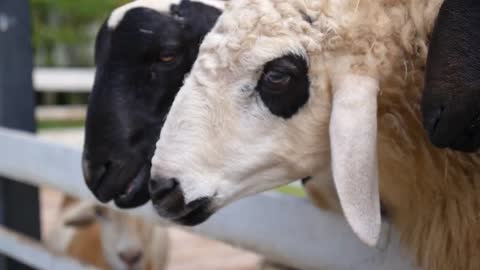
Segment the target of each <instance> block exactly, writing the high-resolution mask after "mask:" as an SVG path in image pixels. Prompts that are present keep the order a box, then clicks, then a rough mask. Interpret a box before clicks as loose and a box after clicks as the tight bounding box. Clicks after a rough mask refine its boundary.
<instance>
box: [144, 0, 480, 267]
mask: <svg viewBox="0 0 480 270" xmlns="http://www.w3.org/2000/svg"><path fill="white" fill-rule="evenodd" d="M441 3H442V1H441V0H398V1H391V0H382V1H348V0H337V1H328V0H325V1H319V0H315V1H313V0H312V1H309V0H308V1H305V0H289V1H288V0H238V1H232V2H231V4H230V5H229V7H227V10H226V11H225V13H224V14H223V15H222V16H221V17H220V19H219V21H218V22H217V24H216V26H215V27H214V29H213V30H212V32H210V33H209V34H208V35H207V36H206V37H205V40H204V42H203V43H202V46H201V48H200V53H199V56H198V59H197V61H196V63H195V64H194V67H193V69H192V72H191V74H190V75H189V77H188V78H187V80H186V81H185V84H184V86H183V87H182V89H181V90H180V91H179V93H178V94H177V97H176V98H175V100H174V102H173V105H172V108H171V110H170V112H169V114H168V117H167V120H166V122H165V125H164V127H163V130H162V133H161V135H160V140H159V141H158V143H157V149H156V154H155V156H154V157H153V159H152V179H151V181H150V192H151V197H152V200H153V203H154V206H155V207H156V210H157V212H158V213H159V214H160V215H162V216H164V217H167V218H170V219H172V220H174V221H176V222H179V223H183V224H191V225H193V224H198V223H200V222H202V221H204V220H205V219H207V218H208V217H209V216H210V215H211V214H213V213H214V212H215V211H217V210H218V209H220V208H221V207H223V206H225V205H226V204H228V203H230V202H232V201H234V200H237V199H239V198H242V197H245V196H248V195H251V194H254V193H258V192H261V191H264V190H267V189H271V188H274V187H276V186H279V185H281V184H285V183H287V182H289V180H288V179H291V180H294V179H299V178H306V177H309V176H312V180H310V181H324V183H328V182H329V181H331V182H334V183H335V187H336V189H337V192H338V195H339V199H340V203H341V206H342V209H343V212H344V214H345V216H346V218H347V220H348V221H349V223H350V224H351V225H352V228H353V230H354V231H355V232H356V233H357V234H358V235H359V236H360V237H361V238H362V239H363V240H364V241H365V242H367V243H369V244H374V243H375V242H376V241H377V237H378V232H379V225H380V203H379V201H380V200H381V202H382V205H383V206H384V210H385V212H386V213H387V215H388V217H389V219H390V220H391V222H392V223H393V225H394V227H395V229H396V230H397V231H398V232H399V233H400V235H401V237H402V240H403V242H404V244H405V245H406V247H407V248H408V249H409V251H410V252H411V255H412V256H413V257H414V258H415V259H416V262H417V264H418V266H419V267H420V268H421V269H435V270H443V269H445V270H447V269H462V270H463V269H472V270H473V269H477V268H478V266H479V265H480V258H479V257H478V256H476V253H477V250H478V248H479V247H480V246H479V243H480V223H479V222H478V211H480V201H479V200H480V184H479V183H478V181H477V180H478V178H479V173H478V167H479V165H480V155H479V154H471V155H468V154H464V153H456V152H452V151H448V150H442V149H438V148H436V147H434V146H432V145H431V144H430V143H429V142H428V137H427V135H426V134H425V133H424V129H423V127H422V121H421V119H422V117H421V112H420V96H421V89H422V88H423V81H424V68H425V62H426V55H427V48H428V43H429V35H430V33H431V31H432V28H433V24H434V21H435V18H436V16H437V14H438V10H439V7H440V5H441ZM377 156H378V158H377ZM378 184H379V185H378ZM325 194H328V193H325ZM379 194H380V195H379ZM330 196H335V195H334V194H331V195H330Z"/></svg>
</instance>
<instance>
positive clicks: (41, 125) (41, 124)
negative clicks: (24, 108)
mask: <svg viewBox="0 0 480 270" xmlns="http://www.w3.org/2000/svg"><path fill="white" fill-rule="evenodd" d="M83 127H85V120H62V121H61V120H38V121H37V129H39V130H45V129H65V128H83Z"/></svg>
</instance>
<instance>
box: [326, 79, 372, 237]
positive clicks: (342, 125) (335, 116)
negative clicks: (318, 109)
mask: <svg viewBox="0 0 480 270" xmlns="http://www.w3.org/2000/svg"><path fill="white" fill-rule="evenodd" d="M332 89H333V102H332V114H331V119H330V143H331V152H332V172H333V179H334V182H335V186H336V189H337V192H338V196H339V199H340V204H341V206H342V209H343V212H344V214H345V217H346V219H347V221H348V223H349V224H350V226H351V227H352V229H353V231H354V232H355V234H356V235H357V236H358V237H359V238H360V239H361V240H362V241H363V242H365V243H366V244H368V245H370V246H374V245H376V243H377V241H378V238H379V235H380V227H381V216H380V199H379V190H378V161H377V94H378V89H379V86H378V81H377V80H375V79H373V78H371V77H366V76H359V75H354V74H345V75H342V76H336V77H335V79H334V80H332Z"/></svg>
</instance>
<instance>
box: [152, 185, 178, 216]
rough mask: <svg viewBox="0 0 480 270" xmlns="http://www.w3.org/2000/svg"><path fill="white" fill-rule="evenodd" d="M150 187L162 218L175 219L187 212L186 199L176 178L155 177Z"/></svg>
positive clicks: (154, 202) (153, 200)
mask: <svg viewBox="0 0 480 270" xmlns="http://www.w3.org/2000/svg"><path fill="white" fill-rule="evenodd" d="M148 187H149V190H150V197H151V199H152V202H153V204H154V206H155V208H156V210H157V212H158V214H159V215H160V216H163V217H165V218H174V217H176V216H177V215H178V214H180V213H182V212H183V211H184V210H185V207H186V205H185V198H184V196H183V192H182V189H181V188H180V184H179V182H178V180H177V179H176V178H163V177H154V178H152V179H150V181H149V183H148Z"/></svg>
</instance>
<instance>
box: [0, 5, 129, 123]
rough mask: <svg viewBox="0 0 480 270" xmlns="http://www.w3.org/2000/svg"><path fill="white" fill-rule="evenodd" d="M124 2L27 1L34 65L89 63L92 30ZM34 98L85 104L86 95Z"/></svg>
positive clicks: (58, 94) (94, 32) (91, 56)
mask: <svg viewBox="0 0 480 270" xmlns="http://www.w3.org/2000/svg"><path fill="white" fill-rule="evenodd" d="M0 1H1V0H0ZM127 2H130V0H79V1H75V0H30V5H31V12H32V23H33V37H32V40H33V47H34V49H35V63H36V65H39V66H48V67H52V66H57V67H58V66H75V67H81V66H92V64H93V44H94V41H95V35H96V32H97V31H98V29H99V28H100V25H101V24H102V23H103V21H104V20H105V19H106V18H107V17H108V15H109V14H110V13H111V12H112V10H113V9H114V8H116V7H117V6H120V5H123V4H125V3H127ZM36 99H37V104H85V103H86V100H87V94H79V95H74V94H67V93H37V94H36ZM45 125H46V126H51V124H49V123H47V124H45Z"/></svg>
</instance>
